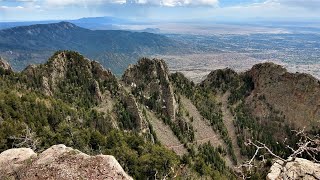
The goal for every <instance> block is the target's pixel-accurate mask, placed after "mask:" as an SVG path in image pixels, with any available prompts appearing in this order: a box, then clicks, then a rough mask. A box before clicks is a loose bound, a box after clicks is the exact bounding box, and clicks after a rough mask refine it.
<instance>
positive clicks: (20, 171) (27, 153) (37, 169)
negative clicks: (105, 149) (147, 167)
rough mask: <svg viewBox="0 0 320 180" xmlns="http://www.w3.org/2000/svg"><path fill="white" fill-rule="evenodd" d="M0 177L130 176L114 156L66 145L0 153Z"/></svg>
mask: <svg viewBox="0 0 320 180" xmlns="http://www.w3.org/2000/svg"><path fill="white" fill-rule="evenodd" d="M0 172H1V173H0V178H1V179H21V180H23V179H25V180H33V179H34V180H35V179H61V180H63V179H65V180H67V179H97V180H98V179H101V180H102V179H128V180H129V179H132V178H131V177H130V176H128V175H127V174H126V173H125V172H124V170H123V169H122V167H121V166H120V164H119V163H118V161H117V160H116V159H115V158H114V157H113V156H108V155H97V156H90V155H87V154H84V153H82V152H80V151H78V150H76V149H73V148H70V147H66V146H65V145H54V146H52V147H50V148H49V149H47V150H45V151H43V152H42V153H40V154H36V153H34V152H33V151H32V150H31V149H28V148H18V149H9V150H6V151H4V152H2V153H1V154H0Z"/></svg>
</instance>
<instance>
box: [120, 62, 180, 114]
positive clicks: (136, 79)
mask: <svg viewBox="0 0 320 180" xmlns="http://www.w3.org/2000/svg"><path fill="white" fill-rule="evenodd" d="M168 75H169V71H168V67H167V65H166V64H165V62H164V61H163V60H157V59H154V60H150V59H147V58H142V59H141V60H139V62H138V64H137V65H133V66H130V67H129V68H128V69H127V70H126V71H125V73H124V75H123V77H122V79H123V81H124V82H125V83H126V84H127V85H128V86H131V88H132V89H133V91H136V92H137V93H138V94H139V96H140V98H141V100H142V101H143V102H147V101H148V100H150V99H152V100H154V101H155V103H156V105H155V104H154V103H153V104H151V106H157V105H158V106H159V107H157V108H158V109H162V110H161V111H162V113H163V114H164V115H166V116H167V117H169V118H171V119H172V120H175V112H176V106H177V105H176V100H175V97H174V93H173V89H172V86H171V84H170V81H169V77H168ZM149 108H156V107H149Z"/></svg>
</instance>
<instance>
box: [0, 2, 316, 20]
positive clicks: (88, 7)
mask: <svg viewBox="0 0 320 180" xmlns="http://www.w3.org/2000/svg"><path fill="white" fill-rule="evenodd" d="M319 10H320V1H319V0H308V1H301V0H159V1H158V0H91V1H89V0H80V1H77V0H0V22H17V21H18V22H19V21H44V20H45V21H47V20H73V19H80V18H84V17H105V16H107V17H114V18H124V19H130V20H137V21H144V22H152V21H161V22H168V21H169V22H181V21H190V20H194V21H205V22H208V21H209V22H211V21H212V22H215V21H217V22H219V21H223V22H241V23H244V22H257V21H292V22H295V21H297V22H299V21H301V22H304V21H313V22H314V21H319V17H320V11H319Z"/></svg>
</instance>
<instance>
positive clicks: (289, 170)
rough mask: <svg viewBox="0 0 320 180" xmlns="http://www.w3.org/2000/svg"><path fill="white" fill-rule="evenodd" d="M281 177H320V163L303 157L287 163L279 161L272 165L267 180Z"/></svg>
mask: <svg viewBox="0 0 320 180" xmlns="http://www.w3.org/2000/svg"><path fill="white" fill-rule="evenodd" d="M281 179H304V180H315V179H320V164H318V163H314V162H311V161H309V160H306V159H302V158H296V159H295V160H294V161H292V162H287V163H286V164H284V162H282V161H277V162H276V163H274V164H273V166H272V167H271V169H270V173H269V174H268V176H267V180H281Z"/></svg>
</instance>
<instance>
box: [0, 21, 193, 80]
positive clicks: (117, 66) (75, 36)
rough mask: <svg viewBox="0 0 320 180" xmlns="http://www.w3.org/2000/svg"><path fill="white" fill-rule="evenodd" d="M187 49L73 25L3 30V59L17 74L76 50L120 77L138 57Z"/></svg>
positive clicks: (161, 39) (141, 35) (150, 37)
mask: <svg viewBox="0 0 320 180" xmlns="http://www.w3.org/2000/svg"><path fill="white" fill-rule="evenodd" d="M98 20H99V19H97V21H98ZM79 22H80V20H79ZM86 22H87V20H86V19H82V20H81V23H86ZM181 47H184V48H183V49H182V48H181ZM187 47H188V46H187V45H183V46H181V44H179V43H178V42H176V41H174V40H171V39H169V38H168V37H166V36H163V35H157V34H152V33H146V32H130V31H121V30H89V29H85V28H82V27H79V26H77V25H75V24H72V23H70V22H59V23H51V24H37V25H30V26H20V27H13V28H9V29H3V30H0V56H4V57H5V58H6V59H8V60H9V62H10V63H11V64H12V65H13V68H14V69H16V70H22V69H23V68H25V67H26V66H27V65H28V64H30V63H41V62H44V61H46V60H47V59H48V58H49V56H50V55H51V54H52V53H53V52H54V51H57V50H75V51H79V52H80V53H82V54H84V55H85V56H87V57H89V58H91V59H95V60H97V61H99V62H100V63H102V64H103V65H104V66H106V67H109V68H111V70H112V71H113V72H114V73H115V74H121V73H122V72H123V70H124V69H125V68H126V67H127V66H128V65H129V64H130V63H134V62H135V61H136V60H137V58H138V57H141V56H147V55H154V54H165V53H176V52H184V51H186V49H187Z"/></svg>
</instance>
